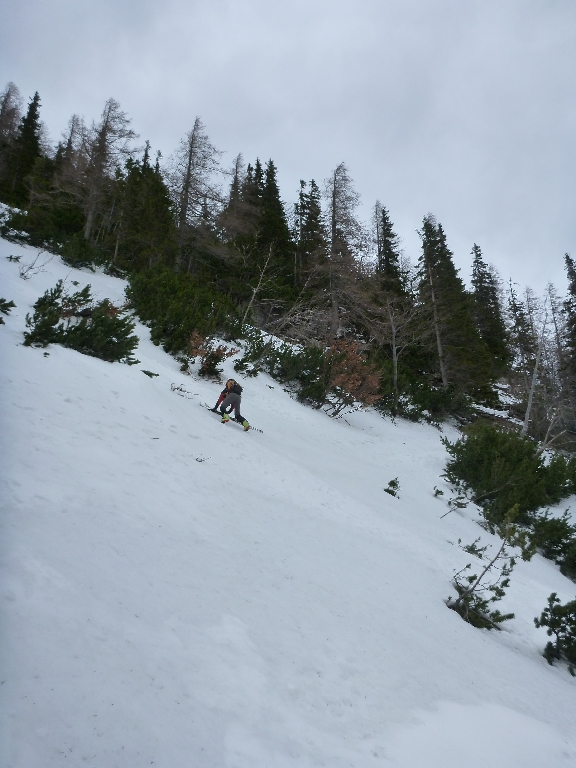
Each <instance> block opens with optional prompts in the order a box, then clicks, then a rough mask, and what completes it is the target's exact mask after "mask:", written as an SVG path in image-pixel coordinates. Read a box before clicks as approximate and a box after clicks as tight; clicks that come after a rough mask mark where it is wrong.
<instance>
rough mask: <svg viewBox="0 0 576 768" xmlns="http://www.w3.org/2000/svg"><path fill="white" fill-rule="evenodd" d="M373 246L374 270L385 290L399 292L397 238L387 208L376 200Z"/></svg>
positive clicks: (399, 269)
mask: <svg viewBox="0 0 576 768" xmlns="http://www.w3.org/2000/svg"><path fill="white" fill-rule="evenodd" d="M373 230H374V246H375V248H376V272H377V274H378V276H379V277H380V279H381V281H382V284H383V287H384V288H385V289H386V290H389V291H393V292H396V293H401V292H402V290H403V286H402V272H401V268H400V249H399V238H398V235H397V234H396V233H395V232H394V225H393V223H392V221H391V219H390V214H389V213H388V210H387V208H385V207H384V206H382V204H381V203H380V201H379V200H377V201H376V205H375V206H374V214H373Z"/></svg>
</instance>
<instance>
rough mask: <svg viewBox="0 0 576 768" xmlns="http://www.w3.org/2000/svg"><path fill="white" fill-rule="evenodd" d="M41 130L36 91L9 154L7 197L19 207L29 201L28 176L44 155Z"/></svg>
mask: <svg viewBox="0 0 576 768" xmlns="http://www.w3.org/2000/svg"><path fill="white" fill-rule="evenodd" d="M40 132H41V124H40V96H39V95H38V92H36V93H35V94H34V96H33V97H32V99H31V100H30V104H29V105H28V110H27V112H26V115H25V116H24V117H23V118H22V120H21V122H20V126H19V128H18V133H17V135H16V138H15V139H14V141H13V142H12V145H11V147H10V151H9V154H8V161H7V165H8V171H7V179H6V186H5V198H6V199H7V202H9V203H10V204H12V205H15V206H16V207H18V208H24V207H26V205H27V203H28V201H29V188H28V184H27V181H28V177H29V176H30V174H31V173H32V169H33V168H34V164H35V162H36V160H38V159H39V158H40V157H42V150H41V144H40Z"/></svg>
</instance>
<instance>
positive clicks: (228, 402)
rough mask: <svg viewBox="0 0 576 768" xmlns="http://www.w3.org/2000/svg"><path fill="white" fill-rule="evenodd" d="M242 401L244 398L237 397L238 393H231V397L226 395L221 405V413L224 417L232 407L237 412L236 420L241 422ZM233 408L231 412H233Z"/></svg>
mask: <svg viewBox="0 0 576 768" xmlns="http://www.w3.org/2000/svg"><path fill="white" fill-rule="evenodd" d="M241 401H242V398H241V397H240V395H237V394H236V392H230V394H229V395H226V397H225V398H224V400H222V403H221V404H220V413H221V414H222V415H224V414H225V413H226V409H227V408H229V407H230V406H232V408H233V409H235V411H236V420H237V421H241V420H242V416H240V403H241ZM232 408H231V409H230V410H232Z"/></svg>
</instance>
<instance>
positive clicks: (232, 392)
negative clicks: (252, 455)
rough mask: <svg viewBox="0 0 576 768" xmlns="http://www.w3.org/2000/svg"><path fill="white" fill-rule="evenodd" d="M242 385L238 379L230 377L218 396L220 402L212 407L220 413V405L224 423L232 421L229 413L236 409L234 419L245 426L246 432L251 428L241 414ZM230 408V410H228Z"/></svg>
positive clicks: (215, 411)
mask: <svg viewBox="0 0 576 768" xmlns="http://www.w3.org/2000/svg"><path fill="white" fill-rule="evenodd" d="M241 395H242V387H241V386H240V384H238V382H237V381H235V380H234V379H228V381H227V382H226V386H225V387H224V389H223V390H222V392H221V393H220V397H219V398H218V402H217V403H216V405H215V406H214V408H211V410H212V411H214V413H218V406H220V413H221V414H222V424H226V422H227V421H230V416H228V413H230V412H232V411H233V410H235V411H236V415H235V416H234V421H237V422H238V423H239V424H242V426H243V427H244V432H247V431H248V430H249V429H250V424H248V422H247V421H246V419H245V418H244V417H243V416H240V403H241V401H242V397H241ZM226 409H228V411H227V410H226Z"/></svg>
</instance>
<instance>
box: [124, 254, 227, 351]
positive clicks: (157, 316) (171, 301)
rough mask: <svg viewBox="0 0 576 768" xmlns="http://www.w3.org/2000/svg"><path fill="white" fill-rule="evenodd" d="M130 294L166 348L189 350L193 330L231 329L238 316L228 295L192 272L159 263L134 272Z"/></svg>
mask: <svg viewBox="0 0 576 768" xmlns="http://www.w3.org/2000/svg"><path fill="white" fill-rule="evenodd" d="M126 296H127V298H128V300H129V301H130V302H131V304H132V306H133V307H134V309H135V310H136V313H137V314H138V315H139V317H140V318H141V320H142V321H143V322H145V323H147V324H148V325H149V326H150V329H151V338H152V341H153V342H154V343H155V344H162V346H163V347H164V349H165V350H166V352H169V353H171V354H179V353H181V352H186V351H187V349H188V344H189V342H190V338H191V336H192V334H193V333H194V332H195V331H196V332H198V333H200V334H201V335H202V336H210V335H212V334H214V333H216V332H218V331H227V330H229V329H230V328H231V327H232V326H233V325H234V320H235V319H237V315H236V311H235V308H234V305H233V304H232V302H231V301H230V299H228V297H226V296H223V295H222V294H219V293H216V291H214V290H213V289H211V288H209V287H207V286H205V285H202V284H201V283H200V282H199V281H198V280H196V279H195V278H194V277H192V275H190V274H188V273H184V274H182V273H176V272H174V271H172V270H171V269H169V268H168V267H166V266H164V265H162V264H158V265H156V266H154V267H153V268H151V269H147V270H143V271H141V272H137V273H135V274H132V275H130V278H129V286H128V288H127V290H126Z"/></svg>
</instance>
